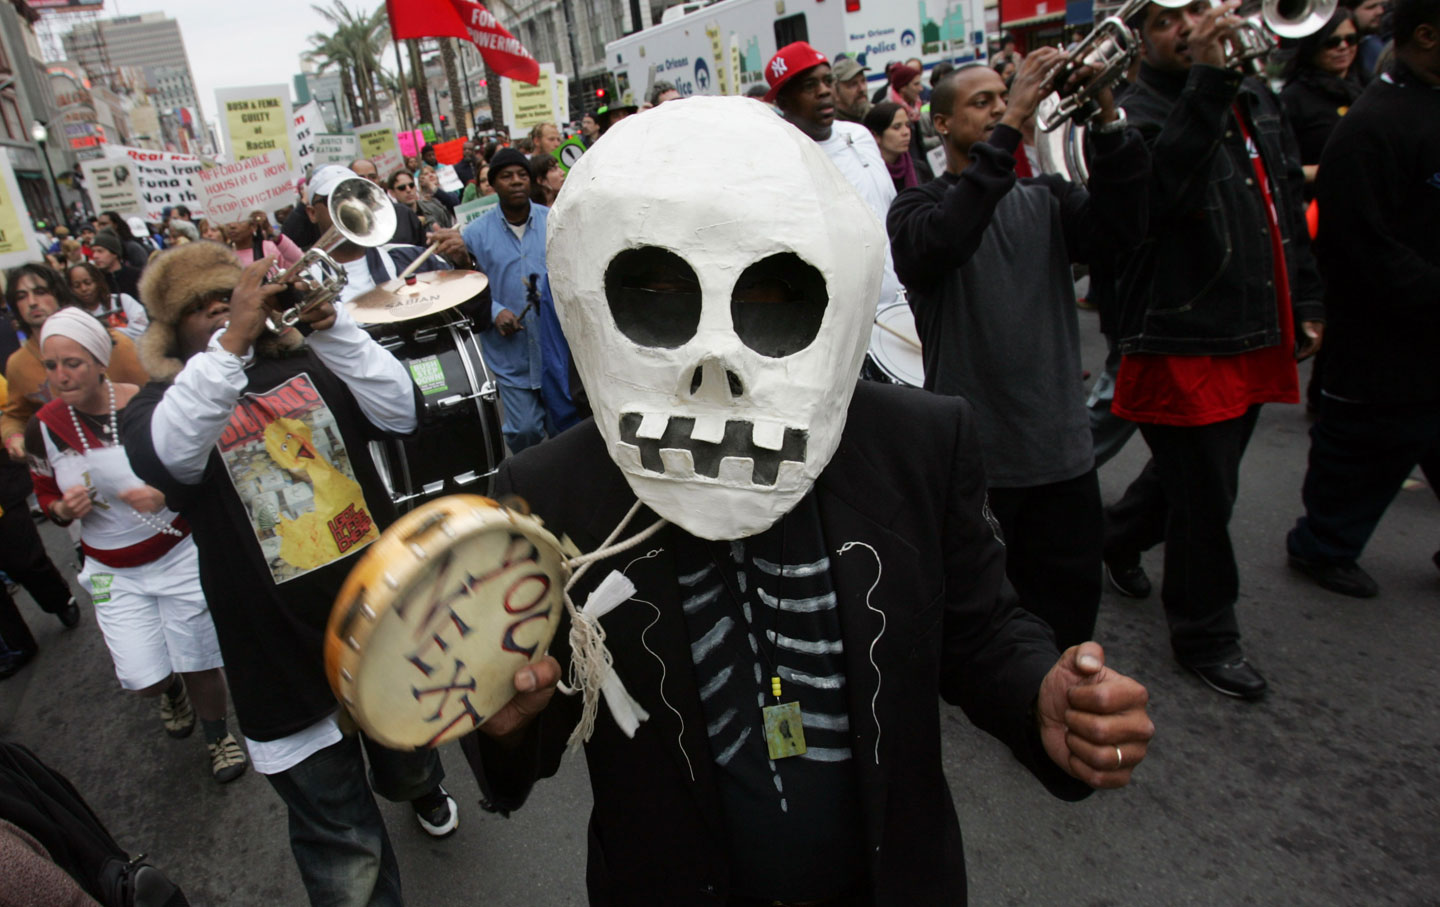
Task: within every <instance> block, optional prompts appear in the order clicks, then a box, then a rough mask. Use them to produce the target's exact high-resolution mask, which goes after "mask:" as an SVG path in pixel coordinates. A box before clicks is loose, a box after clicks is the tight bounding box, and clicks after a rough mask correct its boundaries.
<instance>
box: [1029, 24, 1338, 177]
mask: <svg viewBox="0 0 1440 907" xmlns="http://www.w3.org/2000/svg"><path fill="white" fill-rule="evenodd" d="M1211 2H1212V3H1214V2H1218V0H1211ZM1337 2H1338V0H1244V2H1243V3H1241V5H1240V7H1239V8H1238V9H1237V10H1235V15H1236V16H1239V17H1240V18H1241V22H1240V25H1239V26H1237V27H1236V28H1235V29H1234V30H1233V32H1232V33H1231V35H1230V37H1229V38H1228V39H1227V41H1226V45H1225V65H1226V66H1227V67H1242V68H1243V67H1246V66H1248V65H1249V64H1250V63H1251V62H1252V61H1254V60H1258V59H1260V58H1261V57H1263V56H1265V55H1266V54H1268V53H1269V52H1270V51H1271V50H1272V49H1274V47H1275V38H1274V37H1273V36H1274V35H1278V36H1280V37H1282V38H1303V37H1305V36H1306V35H1309V34H1312V33H1314V32H1316V31H1319V29H1320V28H1321V27H1322V26H1323V25H1324V24H1325V23H1326V22H1327V21H1328V20H1329V19H1330V17H1331V16H1332V15H1333V14H1334V13H1335V6H1336V4H1337ZM1150 3H1154V4H1156V5H1157V6H1164V7H1167V8H1169V9H1180V8H1182V7H1186V6H1189V5H1190V3H1191V0H1127V2H1125V3H1124V4H1123V5H1121V6H1120V7H1119V8H1118V9H1116V10H1115V11H1114V13H1112V14H1111V15H1110V16H1108V17H1106V18H1105V19H1103V20H1102V21H1101V22H1100V24H1098V25H1096V26H1095V28H1094V30H1093V31H1091V32H1090V34H1088V35H1086V36H1085V38H1084V40H1082V41H1080V42H1079V43H1077V44H1076V45H1075V46H1074V47H1072V48H1070V49H1069V50H1067V51H1066V52H1065V56H1064V57H1063V58H1061V60H1060V62H1058V63H1056V64H1055V68H1054V70H1053V72H1052V73H1051V75H1050V81H1051V84H1052V85H1054V86H1055V91H1054V92H1052V93H1051V94H1050V95H1049V96H1047V97H1046V98H1045V99H1044V100H1043V101H1041V103H1040V107H1039V109H1038V110H1037V112H1036V118H1035V119H1036V123H1037V124H1038V125H1039V127H1040V130H1041V132H1043V133H1047V134H1048V133H1054V132H1055V131H1056V130H1058V129H1060V127H1061V126H1063V125H1065V124H1066V123H1072V124H1073V125H1072V126H1069V127H1067V128H1066V129H1065V130H1064V132H1063V136H1064V137H1063V139H1060V140H1059V141H1056V140H1055V139H1053V138H1050V137H1048V136H1046V137H1040V136H1037V145H1038V146H1039V148H1038V150H1039V152H1040V156H1041V158H1042V162H1041V167H1042V169H1044V170H1045V171H1046V172H1049V173H1055V172H1058V173H1061V174H1062V175H1065V176H1068V177H1070V178H1071V179H1072V180H1074V181H1077V182H1080V183H1082V184H1083V183H1084V181H1085V155H1084V148H1083V144H1084V126H1083V124H1084V122H1085V121H1086V120H1087V119H1089V118H1090V116H1092V115H1093V114H1094V113H1095V111H1096V110H1097V106H1096V103H1095V98H1096V97H1097V96H1098V95H1099V94H1100V92H1102V91H1104V90H1105V89H1107V88H1109V87H1110V86H1112V85H1114V84H1115V83H1116V82H1117V81H1119V79H1120V77H1121V76H1122V75H1124V74H1125V70H1126V69H1128V68H1129V67H1130V64H1131V63H1133V62H1134V61H1135V57H1136V56H1138V55H1139V53H1140V39H1139V38H1138V37H1137V36H1136V34H1135V32H1134V30H1133V29H1131V28H1130V26H1128V25H1126V22H1127V21H1129V20H1130V19H1131V18H1132V17H1133V16H1135V15H1136V14H1137V13H1139V12H1141V11H1142V10H1144V9H1145V7H1146V6H1148V5H1149V4H1150ZM1257 14H1258V16H1259V18H1260V22H1261V23H1263V24H1257V23H1256V22H1255V21H1253V20H1254V18H1255V17H1256V16H1257ZM1085 66H1090V67H1094V68H1095V69H1097V70H1098V72H1097V74H1096V75H1095V77H1094V78H1092V79H1091V80H1090V81H1089V82H1086V83H1084V84H1083V85H1077V86H1075V87H1074V88H1067V87H1066V85H1065V83H1066V81H1067V80H1068V79H1069V77H1070V75H1071V74H1072V73H1074V72H1075V71H1076V70H1077V69H1080V68H1081V67H1085Z"/></svg>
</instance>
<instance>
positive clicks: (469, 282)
mask: <svg viewBox="0 0 1440 907" xmlns="http://www.w3.org/2000/svg"><path fill="white" fill-rule="evenodd" d="M489 284H490V278H488V277H486V276H485V275H484V274H481V273H480V272H479V271H424V272H422V273H419V274H415V275H414V276H413V277H410V278H407V279H405V280H400V279H398V278H397V279H396V280H387V281H385V282H384V283H382V284H380V285H379V286H378V287H376V288H375V289H373V290H369V291H368V292H365V293H361V294H360V295H359V296H356V297H355V298H354V299H352V300H350V301H349V302H347V303H346V305H347V306H348V307H349V308H350V314H351V316H353V317H354V319H355V320H356V321H358V322H360V323H361V324H390V323H392V322H396V321H409V320H411V319H412V318H424V317H425V316H426V315H434V314H435V313H436V312H443V311H445V310H446V309H453V308H454V307H455V306H457V305H459V304H460V303H462V302H465V301H466V300H468V299H472V298H474V297H475V296H476V295H478V294H479V293H480V291H481V290H483V289H485V287H487V286H488V285H489Z"/></svg>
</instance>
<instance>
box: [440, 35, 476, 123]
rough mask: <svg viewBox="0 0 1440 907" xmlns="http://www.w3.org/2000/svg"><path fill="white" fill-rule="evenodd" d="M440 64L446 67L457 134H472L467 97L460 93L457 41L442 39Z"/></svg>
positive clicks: (451, 112)
mask: <svg viewBox="0 0 1440 907" xmlns="http://www.w3.org/2000/svg"><path fill="white" fill-rule="evenodd" d="M438 40H439V41H440V63H441V65H442V66H444V67H445V81H447V82H449V83H450V118H451V119H452V120H454V121H455V122H454V123H452V124H451V125H452V126H454V127H455V133H456V134H457V135H460V136H466V135H469V134H470V123H469V119H470V114H471V111H470V110H468V109H466V108H467V106H468V105H466V103H465V96H464V95H463V94H461V93H460V68H459V67H458V66H456V65H455V39H454V38H440V39H438Z"/></svg>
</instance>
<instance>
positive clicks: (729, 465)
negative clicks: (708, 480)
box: [716, 457, 755, 485]
mask: <svg viewBox="0 0 1440 907" xmlns="http://www.w3.org/2000/svg"><path fill="white" fill-rule="evenodd" d="M754 474H755V461H754V460H752V459H750V458H749V457H722V458H721V460H720V473H719V475H717V476H716V478H717V479H718V480H719V482H720V483H721V484H722V485H750V484H753V478H752V477H753V476H754Z"/></svg>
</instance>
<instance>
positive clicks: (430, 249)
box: [395, 239, 440, 280]
mask: <svg viewBox="0 0 1440 907" xmlns="http://www.w3.org/2000/svg"><path fill="white" fill-rule="evenodd" d="M438 248H440V240H438V239H437V240H435V241H434V242H432V243H431V244H430V245H429V246H428V247H427V248H426V249H425V251H424V252H421V253H420V257H418V258H416V259H415V260H414V261H412V262H410V266H409V267H408V268H406V269H405V270H403V271H401V272H400V275H399V276H398V277H396V278H395V279H396V280H404V279H405V278H407V277H409V276H410V275H411V274H414V273H415V272H416V271H417V270H419V268H420V266H421V265H423V264H424V263H425V259H427V258H429V257H430V256H431V255H434V254H435V250H436V249H438Z"/></svg>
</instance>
